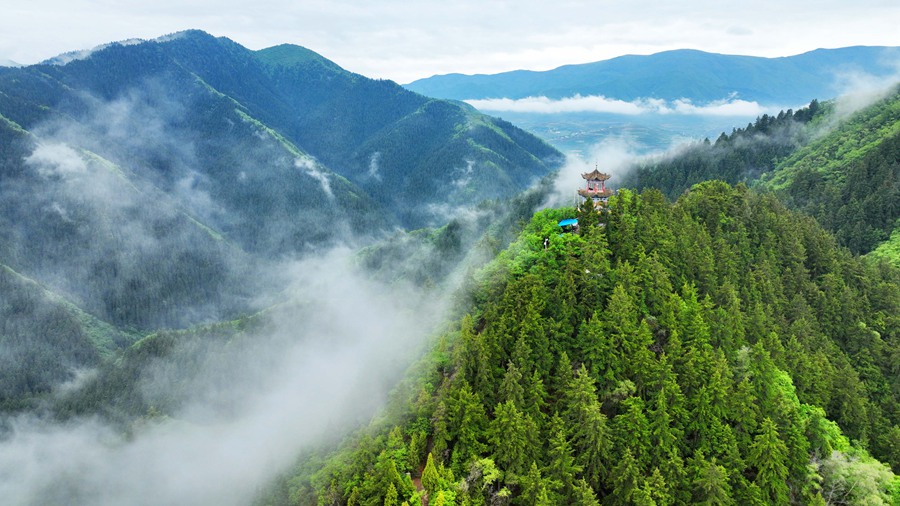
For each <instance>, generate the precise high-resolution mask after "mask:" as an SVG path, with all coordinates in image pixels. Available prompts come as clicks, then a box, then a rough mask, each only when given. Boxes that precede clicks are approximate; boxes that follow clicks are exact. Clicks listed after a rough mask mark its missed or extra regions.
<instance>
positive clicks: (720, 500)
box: [692, 459, 734, 506]
mask: <svg viewBox="0 0 900 506" xmlns="http://www.w3.org/2000/svg"><path fill="white" fill-rule="evenodd" d="M705 464H706V465H705V466H704V467H703V468H702V469H701V470H700V473H699V475H698V476H697V477H696V478H695V479H694V481H693V483H692V486H693V492H694V494H693V497H694V501H695V504H703V505H708V506H730V505H733V504H734V499H732V497H731V485H730V484H729V483H728V474H727V472H726V471H725V468H724V467H722V466H720V465H717V464H716V461H715V459H713V460H711V461H709V462H705Z"/></svg>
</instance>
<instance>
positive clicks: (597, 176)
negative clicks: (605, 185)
mask: <svg viewBox="0 0 900 506" xmlns="http://www.w3.org/2000/svg"><path fill="white" fill-rule="evenodd" d="M581 177H583V178H585V179H587V180H588V181H606V180H607V179H609V174H605V173H603V172H600V171H599V170H597V169H594V170H593V172H585V173H583V174H582V175H581Z"/></svg>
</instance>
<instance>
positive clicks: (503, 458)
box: [488, 401, 538, 475]
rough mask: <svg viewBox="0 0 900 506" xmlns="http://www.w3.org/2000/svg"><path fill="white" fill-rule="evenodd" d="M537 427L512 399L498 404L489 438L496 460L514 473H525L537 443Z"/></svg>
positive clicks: (503, 467)
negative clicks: (529, 457)
mask: <svg viewBox="0 0 900 506" xmlns="http://www.w3.org/2000/svg"><path fill="white" fill-rule="evenodd" d="M536 431H537V428H536V427H535V426H534V424H533V423H532V422H531V420H530V419H528V418H527V416H526V415H524V414H522V413H521V412H520V411H519V410H518V409H516V405H515V404H514V403H513V402H512V401H506V402H505V403H503V404H498V405H497V408H496V409H495V410H494V419H493V420H492V421H491V425H490V435H489V436H488V440H489V441H490V443H491V447H492V448H493V450H494V461H495V462H496V463H497V464H498V465H499V466H500V467H501V468H502V469H504V470H506V471H507V472H510V473H513V474H514V475H521V474H524V473H525V471H526V470H525V465H526V464H525V462H527V460H530V459H528V456H529V454H530V453H531V450H532V448H533V446H534V445H535V444H536V443H537V439H538V438H537V435H536V434H535V433H536Z"/></svg>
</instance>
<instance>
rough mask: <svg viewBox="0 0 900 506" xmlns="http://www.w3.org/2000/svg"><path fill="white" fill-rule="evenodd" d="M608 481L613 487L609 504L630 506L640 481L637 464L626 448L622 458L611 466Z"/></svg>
mask: <svg viewBox="0 0 900 506" xmlns="http://www.w3.org/2000/svg"><path fill="white" fill-rule="evenodd" d="M610 481H612V485H613V489H612V492H611V493H610V496H609V498H610V500H611V503H612V504H613V505H616V506H619V505H621V506H625V505H628V504H632V503H633V501H634V495H635V493H636V492H637V490H638V489H639V488H640V486H641V482H642V480H641V471H640V469H638V464H637V462H636V461H635V460H634V456H633V455H632V454H631V450H629V449H628V448H626V449H625V452H624V453H623V454H622V457H621V458H620V459H619V461H618V462H617V463H616V465H615V466H613V469H612V473H611V475H610Z"/></svg>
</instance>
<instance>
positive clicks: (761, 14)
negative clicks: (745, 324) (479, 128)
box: [0, 0, 900, 83]
mask: <svg viewBox="0 0 900 506" xmlns="http://www.w3.org/2000/svg"><path fill="white" fill-rule="evenodd" d="M2 2H3V4H6V5H2V7H0V13H2V15H0V60H13V61H16V62H19V63H26V64H28V63H36V62H38V61H40V60H43V59H46V58H49V57H51V56H55V55H56V54H59V53H62V52H65V51H72V50H78V49H88V48H91V47H94V46H96V45H99V44H103V43H106V42H111V41H118V40H125V39H130V38H142V39H151V38H155V37H158V36H160V35H164V34H168V33H172V32H176V31H180V30H184V29H189V28H199V29H202V30H205V31H207V32H210V33H212V34H214V35H217V36H226V37H228V38H231V39H233V40H235V41H236V42H238V43H240V44H243V45H244V46H247V47H249V48H251V49H261V48H264V47H269V46H273V45H276V44H280V43H284V42H289V43H293V44H298V45H301V46H304V47H307V48H310V49H312V50H314V51H316V52H318V53H320V54H322V55H323V56H325V57H327V58H329V59H331V60H334V61H335V62H336V63H338V64H339V65H341V66H342V67H344V68H346V69H348V70H351V71H354V72H358V73H361V74H363V75H366V76H369V77H374V78H386V79H393V80H395V81H397V82H399V83H407V82H410V81H412V80H415V79H418V78H422V77H429V76H431V75H435V74H446V73H451V72H459V73H465V74H475V73H496V72H502V71H507V70H514V69H520V68H526V69H533V70H546V69H551V68H555V67H558V66H560V65H565V64H570V63H585V62H591V61H599V60H604V59H608V58H612V57H615V56H620V55H623V54H651V53H655V52H659V51H664V50H667V49H677V48H694V49H701V50H705V51H711V52H720V53H729V54H746V55H755V56H786V55H791V54H798V53H802V52H805V51H809V50H812V49H816V48H820V47H827V48H833V47H843V46H851V45H887V46H900V30H898V28H897V27H898V26H900V2H897V1H896V0H857V1H854V2H847V1H846V0H815V1H813V0H780V1H770V0H755V1H752V2H748V1H745V2H722V1H721V0H715V1H713V0H692V1H662V0H657V1H648V0H591V1H578V0H554V1H547V0H510V1H506V0H503V1H500V0H452V1H449V2H448V1H446V0H440V1H438V0H378V1H377V2H369V1H363V0H253V1H250V0H241V1H237V0H215V1H212V0H152V1H151V0H140V1H136V0H29V1H16V0H2Z"/></svg>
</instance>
